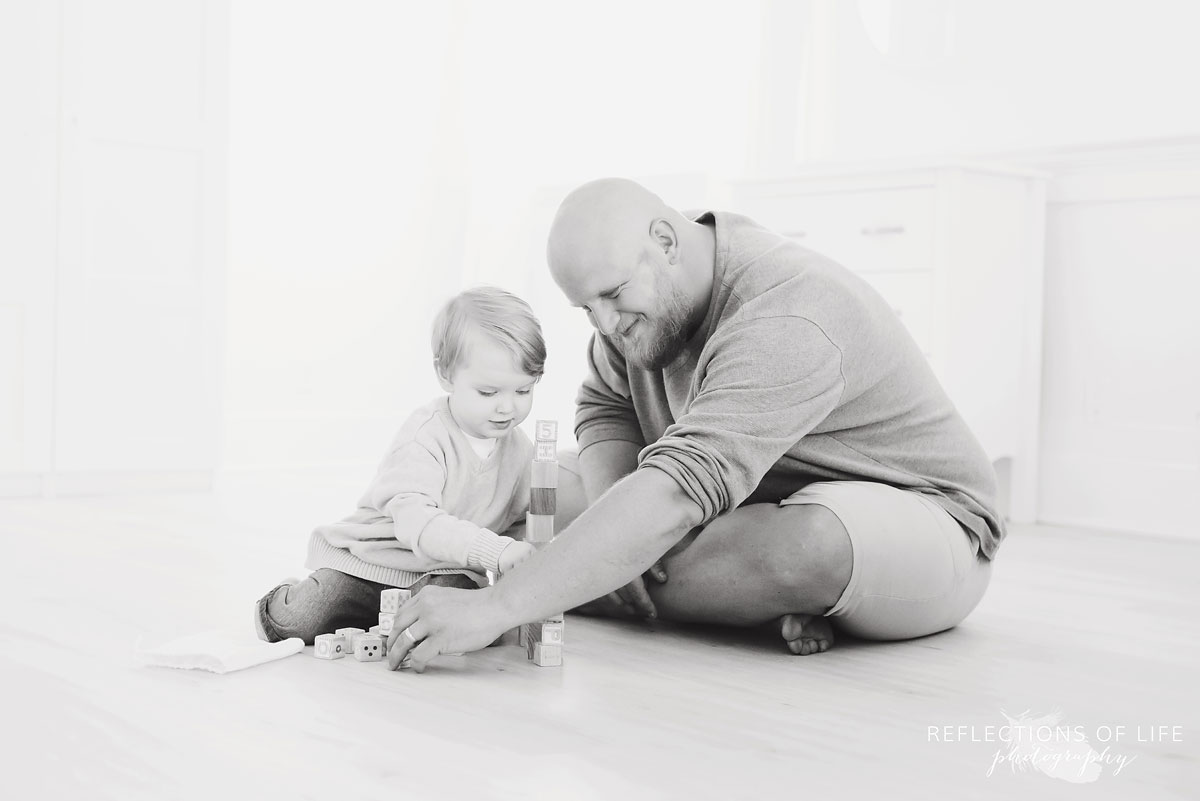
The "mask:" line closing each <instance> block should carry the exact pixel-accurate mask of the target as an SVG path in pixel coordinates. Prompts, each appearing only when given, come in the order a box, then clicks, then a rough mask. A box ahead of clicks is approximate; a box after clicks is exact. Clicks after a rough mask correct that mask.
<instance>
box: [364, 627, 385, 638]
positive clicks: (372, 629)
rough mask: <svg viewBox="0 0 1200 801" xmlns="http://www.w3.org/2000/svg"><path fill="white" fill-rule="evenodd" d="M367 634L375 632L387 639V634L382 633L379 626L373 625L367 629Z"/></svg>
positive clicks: (376, 634) (377, 635)
mask: <svg viewBox="0 0 1200 801" xmlns="http://www.w3.org/2000/svg"><path fill="white" fill-rule="evenodd" d="M367 634H374V635H375V636H376V637H383V638H384V639H385V640H386V639H387V635H385V634H380V632H379V626H371V628H369V629H367Z"/></svg>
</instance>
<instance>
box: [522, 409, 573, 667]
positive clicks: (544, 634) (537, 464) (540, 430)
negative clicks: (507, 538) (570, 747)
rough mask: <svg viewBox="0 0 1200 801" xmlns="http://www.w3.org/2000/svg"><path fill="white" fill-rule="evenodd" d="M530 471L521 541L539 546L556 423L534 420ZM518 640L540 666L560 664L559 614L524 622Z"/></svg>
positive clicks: (548, 520) (548, 522) (549, 502)
mask: <svg viewBox="0 0 1200 801" xmlns="http://www.w3.org/2000/svg"><path fill="white" fill-rule="evenodd" d="M534 441H535V442H534V448H535V450H534V455H533V474H532V476H531V480H530V482H529V513H528V514H527V515H526V517H525V541H526V542H528V543H530V544H531V545H533V546H534V547H535V548H540V547H542V546H544V545H545V544H546V543H548V542H550V540H552V539H554V512H555V506H556V497H557V493H558V423H557V422H555V421H553V420H538V421H537V423H536V425H535V426H534ZM520 643H521V644H522V645H524V646H525V653H526V654H527V655H528V657H529V659H531V660H533V663H534V664H536V665H540V666H542V667H550V666H557V665H561V664H562V646H563V616H562V615H555V616H554V617H548V618H546V619H544V620H538V621H535V622H533V623H526V624H525V625H524V626H522V627H521V637H520Z"/></svg>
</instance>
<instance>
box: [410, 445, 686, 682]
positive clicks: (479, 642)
mask: <svg viewBox="0 0 1200 801" xmlns="http://www.w3.org/2000/svg"><path fill="white" fill-rule="evenodd" d="M700 520H701V512H700V507H699V506H697V505H696V503H695V502H694V501H692V500H691V498H689V497H688V496H687V495H686V494H685V493H684V492H683V490H682V489H681V488H680V487H679V485H678V484H676V483H675V481H674V479H672V478H671V477H670V476H668V475H667V474H666V473H664V472H662V471H661V470H657V469H655V468H645V469H642V470H637V471H635V472H634V473H632V474H631V475H629V476H627V477H626V478H624V479H622V480H621V481H619V482H618V483H617V484H616V485H614V486H613V487H612V489H611V490H609V491H608V492H607V493H605V494H604V495H603V496H602V497H601V498H600V499H599V500H598V501H597V502H596V503H595V504H593V505H592V506H591V507H589V508H588V509H587V510H585V511H584V512H583V514H581V515H580V516H579V517H578V518H576V520H575V522H574V523H572V524H571V525H570V526H568V527H567V529H566V530H564V531H563V532H562V533H561V534H560V535H559V536H558V537H556V538H555V539H554V541H553V542H551V543H550V544H549V545H547V546H546V547H545V548H544V549H543V550H541V551H540V552H538V553H537V554H535V555H534V556H532V557H531V558H530V559H528V560H527V561H525V562H524V563H522V564H521V565H520V566H518V567H517V568H516V569H514V570H513V571H512V572H511V573H509V574H507V575H506V576H505V577H504V578H503V579H502V580H501V581H499V582H498V583H497V584H496V585H495V586H493V587H488V588H485V589H482V590H474V591H466V590H463V591H454V590H448V589H444V588H439V587H429V588H426V589H424V590H422V591H421V592H420V593H418V594H417V595H415V596H413V598H412V599H411V600H410V601H408V602H407V603H405V605H404V607H403V608H402V609H401V610H400V614H399V615H398V616H397V618H396V632H395V633H393V635H392V636H391V637H390V638H389V641H388V648H389V660H388V661H389V663H390V664H391V666H392V667H393V668H395V667H396V666H398V665H399V664H400V661H401V660H402V659H403V658H404V657H405V656H407V655H408V653H409V652H410V651H411V653H412V664H413V667H414V668H415V669H417V670H418V671H420V670H423V669H424V666H425V664H426V663H427V662H428V661H429V660H430V659H432V658H433V657H435V656H437V655H438V654H441V653H453V652H461V651H473V650H477V649H479V648H483V647H484V646H486V645H487V644H488V643H490V642H492V641H493V640H494V639H495V638H496V637H498V636H499V635H500V634H502V633H503V632H505V631H508V630H509V629H512V628H513V627H515V626H518V625H520V624H522V623H527V622H529V621H531V620H537V619H539V618H543V617H547V616H549V615H552V614H556V613H558V612H561V611H563V610H564V609H571V608H574V607H576V606H578V605H580V604H582V603H584V602H586V601H590V600H592V599H593V598H597V597H599V596H601V595H604V594H605V593H608V592H611V591H613V590H615V589H617V588H618V587H621V586H623V585H625V584H627V583H628V582H630V581H631V580H633V579H634V578H636V577H638V576H640V575H641V574H642V573H643V572H644V571H645V570H646V569H647V568H648V567H650V565H651V564H653V563H654V561H655V560H656V559H658V558H659V557H660V556H662V555H663V554H664V553H666V552H667V551H668V550H669V549H670V548H671V546H673V545H674V544H675V543H677V542H678V541H679V540H680V539H682V538H683V536H684V534H686V533H687V532H688V531H690V530H691V529H692V528H694V527H695V526H697V525H699V523H700ZM406 629H408V630H409V631H410V633H411V635H412V637H411V638H407V635H406V636H405V637H400V636H398V635H399V633H400V632H402V631H404V630H406ZM414 641H415V642H417V643H418V644H417V645H416V646H415V647H414V646H413V642H414Z"/></svg>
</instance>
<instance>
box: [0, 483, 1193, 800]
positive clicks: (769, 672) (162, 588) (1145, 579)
mask: <svg viewBox="0 0 1200 801" xmlns="http://www.w3.org/2000/svg"><path fill="white" fill-rule="evenodd" d="M342 489H343V488H332V487H326V488H325V492H314V491H312V490H311V489H310V488H300V487H298V486H293V487H291V488H288V489H278V490H275V491H273V492H268V493H262V492H259V493H257V497H256V499H255V500H251V496H249V495H244V494H242V495H239V494H238V493H230V494H227V495H221V496H217V495H159V496H150V497H129V496H126V497H95V498H75V499H60V500H8V501H0V543H2V544H3V553H4V560H3V566H4V570H3V580H2V581H0V609H2V610H3V612H2V616H0V620H2V621H3V622H2V625H0V643H2V645H3V648H2V650H0V671H2V673H3V681H0V703H2V707H0V708H2V709H3V711H4V714H3V719H4V725H3V735H2V736H3V738H4V742H3V744H2V747H0V759H2V760H3V761H2V762H0V764H2V765H3V767H4V773H5V776H6V779H5V780H4V785H5V788H6V789H5V790H4V791H3V795H4V797H7V798H35V797H36V798H39V799H58V798H88V799H95V798H114V799H134V798H147V799H173V798H197V799H219V798H255V799H271V798H320V799H329V798H340V797H347V798H349V797H353V798H363V799H375V798H384V797H388V798H397V799H426V798H429V799H432V798H477V799H490V798H497V799H597V801H599V800H600V799H604V800H605V801H607V800H608V799H621V801H628V799H641V798H681V799H693V798H702V799H705V798H720V799H743V798H759V797H765V796H767V795H768V794H769V795H771V796H778V795H782V794H787V795H788V797H795V798H805V797H813V796H814V794H816V795H819V796H821V797H833V798H844V797H849V798H869V797H885V798H940V797H951V796H950V794H951V793H954V796H953V797H955V798H976V797H984V798H986V797H1011V796H1014V795H1017V794H1020V795H1021V796H1022V797H1024V798H1043V797H1045V798H1059V797H1061V798H1067V797H1071V798H1081V799H1084V798H1086V799H1094V798H1135V799H1149V798H1155V799H1157V798H1197V797H1198V795H1197V794H1198V793H1200V789H1198V788H1200V748H1198V744H1200V728H1198V725H1197V724H1198V723H1200V690H1198V689H1197V687H1198V684H1200V676H1198V672H1200V670H1198V669H1200V641H1198V638H1197V633H1198V632H1197V625H1196V613H1197V600H1198V599H1200V591H1198V590H1197V587H1198V586H1200V583H1198V582H1197V580H1196V574H1197V568H1198V567H1200V540H1198V541H1196V542H1181V541H1171V540H1162V539H1154V538H1148V537H1139V536H1136V535H1119V534H1112V533H1101V532H1094V531H1084V530H1072V529H1062V528H1051V527H1044V526H1038V527H1019V528H1016V529H1015V530H1014V531H1013V532H1012V534H1011V537H1010V539H1009V540H1008V542H1007V543H1006V544H1005V546H1004V547H1003V549H1002V551H1001V555H1000V559H999V560H998V562H997V565H996V572H995V578H994V581H993V585H992V588H991V590H990V591H989V593H988V595H987V596H986V597H985V599H984V601H983V603H982V605H981V606H980V607H979V608H978V609H977V610H976V612H975V613H974V614H973V615H972V616H971V617H970V618H969V619H968V620H967V621H966V622H965V623H964V624H963V625H962V626H960V627H959V628H958V629H956V630H953V631H950V632H947V633H944V634H941V635H937V636H934V637H929V638H925V639H922V640H916V641H911V642H905V643H889V644H874V643H864V642H841V643H839V644H838V645H836V646H835V648H834V649H833V650H831V651H830V652H829V653H827V654H823V655H818V656H811V657H794V656H791V655H789V654H787V653H786V652H785V650H784V649H783V647H782V645H781V642H780V641H778V639H777V635H774V634H771V633H770V632H765V631H737V630H720V629H710V628H688V627H678V626H671V625H666V624H655V625H641V624H618V623H610V622H602V621H595V620H589V619H583V618H577V617H569V618H568V622H567V646H566V665H565V666H564V667H562V668H558V669H555V668H537V667H534V666H532V665H530V664H529V663H527V662H526V661H525V659H524V654H523V652H522V651H520V650H519V649H517V648H516V647H515V646H509V647H501V648H491V649H488V650H486V651H484V652H481V653H478V654H471V655H468V656H464V657H446V658H442V659H441V660H439V662H438V663H436V667H435V668H431V669H430V671H429V672H427V673H426V674H424V675H414V674H410V673H403V672H401V673H391V672H389V671H388V670H387V669H386V668H385V667H384V666H383V665H381V664H377V663H375V664H372V663H358V662H355V661H354V660H352V659H345V660H341V661H337V662H324V661H318V660H316V659H313V658H311V657H310V656H309V655H308V651H310V650H311V649H306V651H305V653H304V654H303V655H299V656H293V657H290V658H287V659H284V660H282V661H279V662H275V663H272V664H269V665H264V666H260V667H257V668H253V669H249V670H245V671H242V672H239V673H233V674H228V675H224V676H219V675H213V674H208V673H202V672H198V671H177V670H170V669H165V668H147V667H142V666H140V665H139V664H138V662H137V661H136V659H135V657H134V644H135V642H136V641H137V640H138V638H139V637H140V638H143V641H144V642H150V643H153V642H156V641H161V640H164V639H167V638H169V637H171V636H173V635H176V634H183V633H191V632H195V631H201V630H205V629H210V628H221V627H240V628H241V629H242V630H243V631H245V632H246V636H248V637H249V636H252V635H251V633H250V632H251V628H250V626H251V623H250V610H251V606H252V602H253V600H254V599H255V598H256V597H258V595H260V594H261V593H262V592H263V591H265V590H266V589H267V588H268V587H269V586H271V585H272V584H273V583H274V582H275V581H277V580H278V579H280V578H282V577H284V576H286V575H288V574H290V573H294V572H295V571H296V568H297V566H298V565H299V563H300V561H301V558H302V551H303V546H304V542H305V539H306V536H307V532H308V530H309V529H310V528H311V526H312V525H314V524H315V523H317V522H323V521H324V520H327V519H333V518H334V517H335V516H340V514H341V513H342V512H344V511H346V510H345V509H344V508H343V505H344V500H345V498H346V497H350V498H353V497H356V494H355V493H354V492H353V489H349V490H348V492H349V494H346V492H342ZM335 490H336V491H335ZM1056 710H1057V712H1058V713H1059V714H1061V717H1062V720H1061V723H1060V725H1062V726H1075V727H1081V730H1082V731H1083V732H1084V733H1085V734H1086V736H1087V737H1088V738H1089V742H1090V744H1091V746H1092V748H1093V749H1094V750H1095V751H1096V752H1098V753H1100V754H1101V755H1102V757H1103V759H1105V760H1106V761H1107V763H1108V764H1107V766H1106V767H1105V768H1104V770H1103V771H1102V774H1101V775H1100V776H1099V778H1098V779H1097V780H1096V781H1094V782H1092V783H1090V784H1087V785H1083V786H1079V785H1075V784H1072V783H1069V782H1067V781H1065V780H1063V779H1059V778H1053V777H1051V776H1048V775H1045V774H1043V773H1042V772H1040V771H1037V770H1025V771H1023V772H1022V771H1014V770H1013V769H1012V768H1011V767H1010V765H1011V764H1013V763H1001V764H1000V766H999V767H997V768H996V769H995V771H994V772H993V774H992V775H991V776H988V775H987V772H988V769H989V767H991V766H992V764H993V760H994V755H995V754H996V753H997V752H998V751H1000V752H1002V753H1007V750H1008V749H1007V746H1006V745H1005V744H1004V743H1001V742H997V741H996V739H995V738H996V736H997V734H996V728H997V727H1000V726H1002V725H1003V724H1005V722H1006V719H1005V717H1004V713H1007V714H1008V715H1009V716H1012V717H1014V718H1015V717H1018V716H1019V715H1020V714H1021V713H1025V712H1028V713H1029V717H1042V716H1045V715H1048V714H1050V713H1052V712H1054V711H1056ZM947 726H949V727H955V728H953V729H952V730H951V735H952V736H953V738H954V739H955V740H957V741H953V742H946V741H945V740H946V735H945V733H944V729H941V728H940V727H947ZM989 726H990V727H993V729H991V730H989V729H987V728H986V727H989ZM1116 726H1124V727H1125V729H1124V731H1123V733H1122V735H1121V736H1120V737H1119V739H1117V740H1116V741H1115V742H1114V741H1110V742H1107V743H1105V742H1102V741H1101V740H1100V739H1099V738H1098V735H1102V734H1104V733H1106V732H1107V729H1106V728H1105V727H1116ZM1159 726H1168V727H1170V726H1177V727H1182V728H1181V729H1175V730H1173V731H1172V730H1170V729H1168V732H1169V733H1171V734H1175V735H1176V736H1177V738H1179V737H1180V736H1181V739H1182V742H1171V741H1166V742H1161V741H1160V742H1139V734H1140V739H1142V740H1145V739H1147V738H1148V736H1149V734H1150V732H1151V731H1152V730H1151V729H1150V728H1149V727H1159ZM957 727H964V728H962V729H959V728H957ZM971 727H974V729H973V730H972V729H971ZM1136 727H1141V729H1140V732H1139V731H1138V729H1137V728H1136ZM931 728H933V729H937V730H939V731H940V732H942V733H941V734H939V736H938V738H937V739H936V740H933V739H932V738H931V735H930V730H931ZM989 731H991V734H989ZM1153 731H1155V732H1158V731H1160V729H1158V728H1155V729H1153ZM972 739H975V740H976V741H974V742H972ZM989 739H990V740H991V741H989ZM1105 746H1107V747H1108V751H1107V752H1104V751H1102V749H1104V748H1105ZM1118 758H1123V759H1125V760H1127V764H1126V765H1125V767H1124V768H1123V769H1122V770H1121V771H1120V772H1119V773H1117V774H1115V775H1114V767H1115V765H1117V764H1119V763H1118V762H1117V759H1118ZM1128 760H1132V761H1128Z"/></svg>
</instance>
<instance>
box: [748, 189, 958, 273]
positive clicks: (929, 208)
mask: <svg viewBox="0 0 1200 801" xmlns="http://www.w3.org/2000/svg"><path fill="white" fill-rule="evenodd" d="M934 194H935V190H934V189H933V188H932V187H918V188H902V189H879V190H871V191H859V192H821V193H819V194H817V193H804V192H802V191H797V192H794V193H789V194H780V195H766V196H763V195H760V196H758V197H747V198H745V199H744V200H743V201H742V203H741V209H742V210H743V211H742V213H744V214H746V215H747V216H748V217H751V218H752V219H755V220H757V221H758V222H759V223H761V224H763V225H765V226H766V227H768V228H770V229H772V230H774V231H777V232H779V233H781V234H785V235H786V236H790V237H792V238H793V239H796V240H797V241H798V242H800V243H801V244H802V245H804V246H805V247H807V248H811V249H812V250H815V251H817V252H819V253H821V254H823V255H825V256H828V257H830V258H831V259H833V260H834V261H837V262H839V263H841V264H842V265H843V266H845V267H847V268H849V269H851V270H853V271H855V272H898V271H907V270H930V269H932V268H933V236H934V221H933V204H934Z"/></svg>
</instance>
